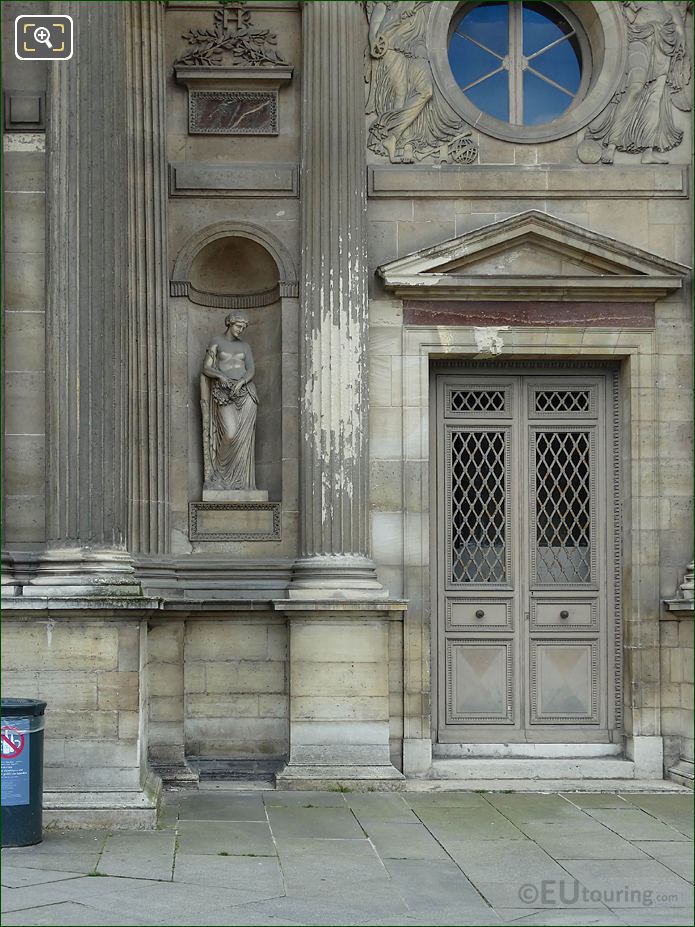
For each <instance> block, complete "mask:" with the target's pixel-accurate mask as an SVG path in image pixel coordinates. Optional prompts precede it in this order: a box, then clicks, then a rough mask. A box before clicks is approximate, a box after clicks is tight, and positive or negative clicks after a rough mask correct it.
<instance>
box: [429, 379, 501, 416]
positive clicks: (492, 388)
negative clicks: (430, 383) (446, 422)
mask: <svg viewBox="0 0 695 927" xmlns="http://www.w3.org/2000/svg"><path fill="white" fill-rule="evenodd" d="M462 391H465V392H468V393H475V392H480V393H503V394H504V407H503V408H502V409H499V410H498V409H481V410H471V409H466V410H462V411H461V410H455V409H454V408H453V394H454V393H457V392H462ZM513 415H514V409H513V407H512V397H511V384H509V383H508V382H507V383H499V384H498V383H465V384H462V385H458V384H456V383H447V384H446V387H445V397H444V416H445V418H453V419H457V420H458V419H465V418H472V419H478V418H481V417H484V418H485V419H511V418H512V417H513Z"/></svg>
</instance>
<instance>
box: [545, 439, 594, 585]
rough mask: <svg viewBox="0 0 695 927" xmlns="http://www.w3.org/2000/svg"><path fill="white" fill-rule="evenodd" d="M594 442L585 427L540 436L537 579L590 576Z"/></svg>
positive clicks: (555, 580) (579, 579)
mask: <svg viewBox="0 0 695 927" xmlns="http://www.w3.org/2000/svg"><path fill="white" fill-rule="evenodd" d="M590 482H591V440H590V436H589V433H588V432H586V431H567V432H562V431H558V432H554V431H543V432H538V433H537V434H536V555H537V556H536V579H537V580H538V582H539V583H588V582H590V580H591V486H590Z"/></svg>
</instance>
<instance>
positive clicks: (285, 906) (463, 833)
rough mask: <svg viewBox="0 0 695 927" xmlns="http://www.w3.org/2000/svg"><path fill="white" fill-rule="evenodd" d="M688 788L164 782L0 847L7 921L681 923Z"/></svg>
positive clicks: (685, 911)
mask: <svg viewBox="0 0 695 927" xmlns="http://www.w3.org/2000/svg"><path fill="white" fill-rule="evenodd" d="M692 826H693V806H692V797H691V796H688V795H685V794H682V793H681V794H634V793H633V794H627V793H626V794H623V795H620V794H600V793H572V794H564V795H563V794H510V793H504V792H497V793H491V792H488V793H475V792H473V793H471V792H444V793H442V792H425V793H422V792H420V793H414V792H407V793H404V794H401V795H395V794H384V793H341V792H273V791H266V792H223V791H218V792H196V793H186V792H178V793H169V795H168V798H167V804H166V807H165V810H164V814H163V816H162V820H161V823H160V828H159V830H157V831H156V832H147V833H143V832H132V831H131V832H115V833H106V832H100V833H93V832H90V833H84V832H81V833H71V834H61V833H49V834H46V839H45V841H44V842H43V843H42V844H41V845H39V846H38V847H29V848H23V849H13V850H3V853H2V858H3V866H2V884H3V886H7V887H5V888H3V891H2V901H3V910H4V911H5V912H6V913H5V914H4V915H3V918H2V923H3V925H5V927H10V925H14V924H28V925H42V924H66V925H68V924H69V925H102V924H103V925H131V924H160V925H175V924H182V925H214V924H219V925H236V924H247V925H255V924H257V925H272V924H289V925H292V924H302V925H313V924H316V925H324V924H325V925H329V924H337V925H341V924H344V925H347V924H365V925H366V924H374V925H376V924H383V925H408V927H410V925H417V924H422V925H425V924H427V925H439V924H442V925H444V924H451V925H476V924H518V925H520V927H524V925H527V924H528V925H530V924H550V925H563V924H576V925H584V927H587V925H592V924H611V925H612V924H615V925H620V924H627V925H635V927H637V925H643V924H655V925H669V924H692V922H693V910H692V877H693V858H692V842H691V838H692Z"/></svg>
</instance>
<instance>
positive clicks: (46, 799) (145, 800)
mask: <svg viewBox="0 0 695 927" xmlns="http://www.w3.org/2000/svg"><path fill="white" fill-rule="evenodd" d="M43 822H44V829H46V830H81V829H83V828H90V829H91V828H96V829H98V828H109V829H135V830H151V829H154V828H155V827H156V825H157V799H156V798H151V797H150V796H148V795H147V793H146V792H144V791H140V790H138V791H122V792H117V791H104V792H67V791H66V792H44V795H43Z"/></svg>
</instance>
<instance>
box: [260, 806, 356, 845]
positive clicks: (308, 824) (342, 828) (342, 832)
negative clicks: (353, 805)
mask: <svg viewBox="0 0 695 927" xmlns="http://www.w3.org/2000/svg"><path fill="white" fill-rule="evenodd" d="M267 813H268V820H269V822H270V826H271V828H272V831H273V834H274V836H275V837H277V838H278V839H280V838H282V837H323V838H330V839H334V840H336V839H346V838H356V839H360V840H361V839H363V838H364V831H363V830H362V828H361V827H360V825H359V823H358V821H357V819H356V818H355V816H354V814H352V813H351V812H350V810H349V809H348V808H347V807H343V808H321V807H313V806H310V805H306V806H302V807H294V808H278V807H269V808H268V809H267Z"/></svg>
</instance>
